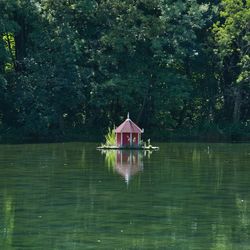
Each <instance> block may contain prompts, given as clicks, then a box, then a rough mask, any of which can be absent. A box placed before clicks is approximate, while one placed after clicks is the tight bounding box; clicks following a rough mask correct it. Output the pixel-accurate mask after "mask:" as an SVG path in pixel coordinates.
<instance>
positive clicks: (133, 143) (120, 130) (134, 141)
mask: <svg viewBox="0 0 250 250" xmlns="http://www.w3.org/2000/svg"><path fill="white" fill-rule="evenodd" d="M142 133H143V129H140V128H139V127H138V126H137V125H136V124H135V123H134V122H132V121H131V119H130V118H129V113H128V116H127V119H126V120H125V121H124V122H123V123H122V124H121V125H120V126H118V127H117V128H116V130H115V134H116V146H117V147H139V145H140V141H141V134H142Z"/></svg>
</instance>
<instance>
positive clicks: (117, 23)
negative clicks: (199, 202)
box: [0, 0, 250, 141]
mask: <svg viewBox="0 0 250 250" xmlns="http://www.w3.org/2000/svg"><path fill="white" fill-rule="evenodd" d="M249 30H250V0H220V1H219V0H217V1H211V0H186V1H184V0H0V35H1V38H0V135H1V140H2V141H4V140H7V138H15V139H17V138H19V139H20V140H21V141H22V140H27V139H29V140H33V141H39V140H52V141H55V140H59V139H60V140H64V139H69V138H70V139H84V138H85V139H91V138H92V139H93V138H98V136H101V135H102V134H103V133H105V131H106V130H107V128H108V127H112V126H114V124H116V125H118V124H119V123H120V122H121V121H122V120H123V119H124V118H125V117H126V115H127V112H130V117H131V118H132V119H133V120H134V121H135V122H137V123H138V124H139V125H140V126H141V127H143V128H144V129H145V131H146V133H147V135H148V136H151V138H153V139H156V140H160V139H161V140H164V139H169V138H174V139H178V138H179V139H180V138H182V139H183V138H185V139H187V138H193V139H194V138H196V139H197V138H200V139H211V140H224V139H228V140H249V139H250V32H249Z"/></svg>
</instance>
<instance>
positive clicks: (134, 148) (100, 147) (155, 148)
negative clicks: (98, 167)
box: [97, 145, 160, 151]
mask: <svg viewBox="0 0 250 250" xmlns="http://www.w3.org/2000/svg"><path fill="white" fill-rule="evenodd" d="M97 149H99V150H103V149H105V150H106V149H107V150H152V151H153V150H159V149H160V148H159V147H155V146H151V145H150V146H142V147H117V146H105V145H103V146H99V147H97Z"/></svg>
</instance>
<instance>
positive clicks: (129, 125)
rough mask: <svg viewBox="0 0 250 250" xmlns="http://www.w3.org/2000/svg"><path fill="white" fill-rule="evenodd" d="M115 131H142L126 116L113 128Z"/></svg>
mask: <svg viewBox="0 0 250 250" xmlns="http://www.w3.org/2000/svg"><path fill="white" fill-rule="evenodd" d="M115 132H116V133H139V134H141V133H142V132H143V131H142V130H141V129H140V128H139V127H138V126H137V125H136V124H135V123H134V122H132V121H131V120H130V119H129V118H127V119H126V120H125V121H124V122H123V123H122V124H121V125H120V126H119V127H117V128H116V130H115Z"/></svg>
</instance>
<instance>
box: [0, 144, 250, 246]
mask: <svg viewBox="0 0 250 250" xmlns="http://www.w3.org/2000/svg"><path fill="white" fill-rule="evenodd" d="M96 146H97V145H96V144H86V143H67V144H41V145H1V146H0V170H1V171H0V213H1V216H0V249H4V250H5V249H6V250H10V249H25V250H26V249H41V250H47V249H48V250H50V249H58V250H59V249H60V250H61V249H69V250H76V249H183V250H187V249H191V250H193V249H214V250H215V249H216V250H223V249H225V250H230V249H235V250H238V249H250V164H249V163H250V144H190V143H186V144H181V143H173V144H159V146H160V151H157V152H153V153H152V154H149V153H145V154H142V153H141V152H139V151H134V152H129V151H123V152H112V151H109V152H107V153H105V152H100V151H97V150H96V149H95V147H96Z"/></svg>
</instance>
